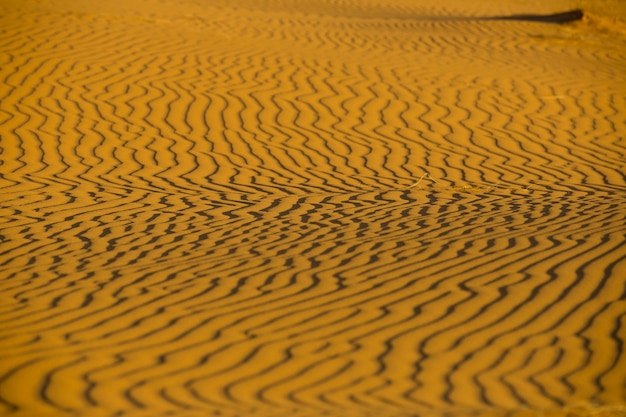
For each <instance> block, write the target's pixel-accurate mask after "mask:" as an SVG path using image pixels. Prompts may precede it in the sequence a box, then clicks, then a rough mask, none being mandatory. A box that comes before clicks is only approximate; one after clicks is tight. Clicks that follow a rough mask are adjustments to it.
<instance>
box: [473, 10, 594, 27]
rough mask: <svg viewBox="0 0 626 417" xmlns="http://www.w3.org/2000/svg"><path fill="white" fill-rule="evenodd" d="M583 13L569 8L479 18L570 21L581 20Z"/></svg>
mask: <svg viewBox="0 0 626 417" xmlns="http://www.w3.org/2000/svg"><path fill="white" fill-rule="evenodd" d="M583 16H584V13H583V11H582V10H580V9H575V10H570V11H567V12H561V13H554V14H548V15H542V14H515V15H510V16H493V17H486V18H483V19H481V20H522V21H527V22H540V23H559V24H560V23H570V22H575V21H578V20H581V19H582V18H583Z"/></svg>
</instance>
